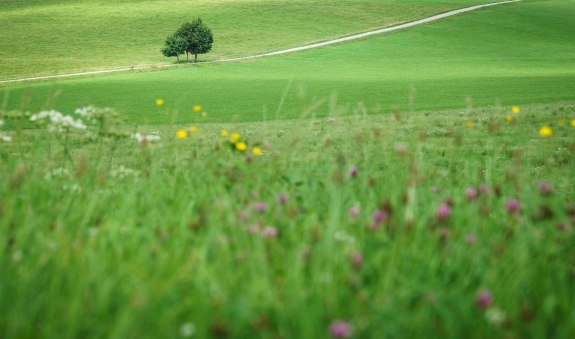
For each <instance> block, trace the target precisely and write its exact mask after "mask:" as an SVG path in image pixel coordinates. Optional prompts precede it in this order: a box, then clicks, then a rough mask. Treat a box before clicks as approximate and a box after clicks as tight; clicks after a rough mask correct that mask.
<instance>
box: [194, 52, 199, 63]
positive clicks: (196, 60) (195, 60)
mask: <svg viewBox="0 0 575 339" xmlns="http://www.w3.org/2000/svg"><path fill="white" fill-rule="evenodd" d="M194 62H198V53H196V58H195V59H194Z"/></svg>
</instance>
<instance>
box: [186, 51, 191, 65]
mask: <svg viewBox="0 0 575 339" xmlns="http://www.w3.org/2000/svg"><path fill="white" fill-rule="evenodd" d="M189 61H190V59H188V51H186V62H189Z"/></svg>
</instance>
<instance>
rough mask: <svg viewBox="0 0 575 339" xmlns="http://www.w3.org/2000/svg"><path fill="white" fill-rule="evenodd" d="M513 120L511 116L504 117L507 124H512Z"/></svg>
mask: <svg viewBox="0 0 575 339" xmlns="http://www.w3.org/2000/svg"><path fill="white" fill-rule="evenodd" d="M513 120H515V118H513V117H512V116H511V115H508V116H506V117H505V121H507V122H513Z"/></svg>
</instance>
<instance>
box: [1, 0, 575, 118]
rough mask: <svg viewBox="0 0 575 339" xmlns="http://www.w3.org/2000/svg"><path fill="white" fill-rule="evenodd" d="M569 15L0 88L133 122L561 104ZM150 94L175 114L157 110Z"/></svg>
mask: <svg viewBox="0 0 575 339" xmlns="http://www.w3.org/2000/svg"><path fill="white" fill-rule="evenodd" d="M573 15H575V1H573V0H567V1H564V0H550V1H530V2H527V1H525V2H521V3H516V4H512V5H502V6H497V7H492V8H489V9H484V10H479V11H476V12H472V13H469V14H466V15H462V16H456V17H451V18H449V19H448V20H444V21H438V22H434V23H431V24H426V25H423V26H418V27H414V28H412V29H409V30H406V31H400V32H396V33H393V34H388V35H382V36H377V37H372V38H369V39H365V40H362V41H358V42H354V43H349V44H342V45H335V46H330V47H325V48H321V49H316V50H310V51H306V52H302V53H297V54H292V55H285V56H281V57H274V58H268V59H261V60H254V61H244V62H237V63H225V64H217V63H216V64H205V65H201V66H199V67H193V66H192V67H183V68H178V69H170V70H159V71H156V72H143V73H138V72H136V73H125V74H114V75H105V76H97V77H84V78H79V79H71V80H63V81H42V82H37V83H34V84H28V83H27V84H22V85H10V86H7V85H5V86H0V95H4V97H5V98H6V100H5V106H4V107H7V109H18V110H31V111H38V110H41V109H52V108H55V109H59V110H61V111H71V110H74V109H75V108H76V107H83V106H88V105H96V106H101V107H107V106H112V107H114V108H116V109H118V110H119V111H121V112H122V113H124V114H125V115H126V116H127V117H128V119H129V120H130V122H133V123H136V124H149V123H155V124H158V123H163V122H164V123H165V122H166V121H167V122H172V120H173V119H176V120H177V121H179V122H198V121H202V122H225V121H237V122H240V121H259V120H262V119H267V120H270V119H285V118H299V117H301V116H306V115H309V116H314V115H315V116H321V115H325V114H326V113H327V111H328V101H329V98H330V97H331V96H333V95H336V96H337V98H338V101H339V102H340V103H343V104H347V105H349V107H348V111H350V112H352V113H353V111H363V110H365V111H367V112H368V113H375V114H377V113H383V112H386V111H390V110H392V109H396V108H397V109H401V110H425V109H459V108H461V107H467V106H468V105H470V104H471V105H474V106H475V107H484V106H490V105H498V104H499V105H507V106H511V105H514V104H516V103H525V104H527V103H534V104H536V103H546V102H562V101H569V100H572V99H573V93H574V90H575V61H574V55H575V45H574V44H573V43H572V37H573V36H574V35H575V23H574V22H573V21H572V20H570V18H571V17H572V16H573ZM56 95H57V96H56ZM158 97H161V98H164V99H165V100H166V107H169V108H170V112H171V114H172V115H177V117H175V118H174V117H173V116H167V114H166V110H165V107H164V109H162V110H158V109H156V108H155V106H154V104H153V102H154V100H155V99H156V98H158ZM470 100H471V101H472V102H471V103H470V102H469V101H470ZM280 102H282V103H283V104H282V105H281V107H280V105H279V103H280ZM194 104H201V105H202V106H203V107H204V109H205V111H206V112H207V113H208V115H207V116H206V117H198V116H197V114H194V113H193V111H192V110H191V107H192V106H193V105H194ZM358 105H359V107H358ZM314 107H315V109H314Z"/></svg>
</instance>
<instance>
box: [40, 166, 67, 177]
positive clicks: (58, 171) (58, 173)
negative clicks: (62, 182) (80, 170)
mask: <svg viewBox="0 0 575 339" xmlns="http://www.w3.org/2000/svg"><path fill="white" fill-rule="evenodd" d="M65 177H70V171H69V170H68V169H67V168H55V169H53V170H52V171H50V172H48V173H46V175H45V176H44V179H47V180H49V179H52V178H65Z"/></svg>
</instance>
